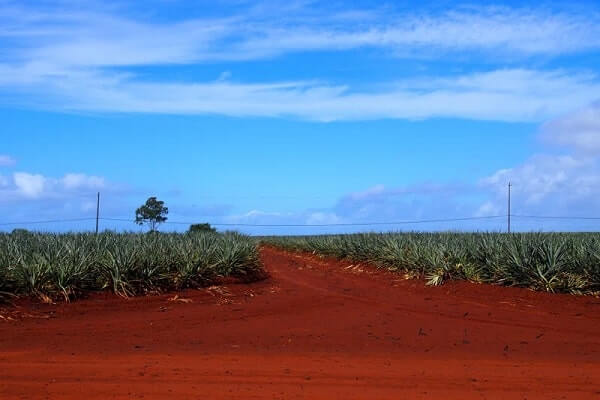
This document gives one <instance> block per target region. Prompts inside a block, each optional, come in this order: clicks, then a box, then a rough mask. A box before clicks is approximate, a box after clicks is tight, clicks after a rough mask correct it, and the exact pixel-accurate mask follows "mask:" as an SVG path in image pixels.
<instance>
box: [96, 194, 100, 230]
mask: <svg viewBox="0 0 600 400" xmlns="http://www.w3.org/2000/svg"><path fill="white" fill-rule="evenodd" d="M99 219H100V192H98V199H97V200H96V235H97V234H98V220H99Z"/></svg>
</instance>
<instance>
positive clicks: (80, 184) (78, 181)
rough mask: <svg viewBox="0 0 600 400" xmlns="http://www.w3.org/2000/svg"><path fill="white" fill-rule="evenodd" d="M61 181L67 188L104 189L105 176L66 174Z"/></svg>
mask: <svg viewBox="0 0 600 400" xmlns="http://www.w3.org/2000/svg"><path fill="white" fill-rule="evenodd" d="M60 182H61V183H62V185H63V186H64V187H65V189H68V190H73V189H102V188H104V187H105V181H104V178H101V177H99V176H90V175H85V174H66V175H65V176H64V177H63V178H61V180H60Z"/></svg>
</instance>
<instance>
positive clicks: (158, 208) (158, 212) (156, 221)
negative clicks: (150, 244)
mask: <svg viewBox="0 0 600 400" xmlns="http://www.w3.org/2000/svg"><path fill="white" fill-rule="evenodd" d="M168 213H169V209H168V208H167V207H165V202H164V201H160V200H157V199H156V197H150V198H149V199H148V200H146V204H143V205H142V206H141V207H140V208H138V209H137V210H135V223H136V224H138V225H144V224H147V225H148V226H149V227H150V232H156V230H157V229H158V225H160V224H162V223H163V222H165V221H166V220H167V214H168Z"/></svg>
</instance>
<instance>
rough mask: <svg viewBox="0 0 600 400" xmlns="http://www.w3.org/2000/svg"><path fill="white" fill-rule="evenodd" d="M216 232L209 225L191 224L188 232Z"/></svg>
mask: <svg viewBox="0 0 600 400" xmlns="http://www.w3.org/2000/svg"><path fill="white" fill-rule="evenodd" d="M216 231H217V230H216V229H215V228H213V227H212V226H210V224H192V225H190V230H189V232H216Z"/></svg>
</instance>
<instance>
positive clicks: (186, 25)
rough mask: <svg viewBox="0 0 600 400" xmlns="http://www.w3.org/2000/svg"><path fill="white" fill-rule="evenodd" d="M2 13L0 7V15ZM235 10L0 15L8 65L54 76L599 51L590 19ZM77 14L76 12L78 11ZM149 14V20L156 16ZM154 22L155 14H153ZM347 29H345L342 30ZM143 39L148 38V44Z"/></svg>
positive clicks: (502, 12) (495, 12)
mask: <svg viewBox="0 0 600 400" xmlns="http://www.w3.org/2000/svg"><path fill="white" fill-rule="evenodd" d="M0 7H1V6H0ZM268 8H269V10H268V15H269V16H271V18H265V15H266V12H267V10H265V9H263V10H262V11H261V10H256V9H255V10H252V9H248V8H246V9H243V8H238V10H239V11H238V12H237V13H236V14H234V15H231V16H227V17H216V18H206V17H205V18H193V17H188V18H186V19H180V20H174V21H170V22H156V21H152V20H151V19H149V18H148V17H147V16H148V15H149V14H146V17H145V18H141V17H140V16H139V14H138V16H137V18H136V19H132V18H128V17H126V16H125V15H124V14H121V15H116V13H115V12H114V11H113V12H111V11H110V10H106V9H104V10H103V9H95V10H94V9H91V8H90V9H88V10H87V11H73V10H69V9H66V8H65V6H64V4H63V5H62V6H61V7H60V12H57V11H59V10H58V7H57V8H52V7H49V8H44V9H42V8H37V9H36V8H32V7H15V6H13V7H11V8H8V7H6V6H5V7H4V9H1V8H0V22H1V24H0V26H2V28H0V37H5V38H9V39H10V40H11V41H13V42H15V43H16V44H17V45H16V46H15V47H14V48H13V49H11V51H9V52H8V55H10V56H12V58H13V59H17V60H19V59H20V60H24V59H28V60H41V61H42V62H44V63H47V64H51V65H55V66H86V67H93V66H95V67H97V66H117V65H119V66H126V65H142V64H179V63H193V62H206V61H219V60H248V59H256V58H264V57H272V56H275V55H279V54H283V53H289V52H298V51H314V50H321V51H324V50H329V51H336V50H346V49H353V48H359V47H378V48H383V49H387V50H388V51H390V52H391V53H394V54H412V53H414V52H415V51H420V52H423V51H425V52H427V53H428V54H429V55H430V56H433V55H434V54H435V53H439V52H440V51H447V52H456V51H473V50H475V51H488V52H491V51H493V52H494V53H498V52H500V53H505V54H510V55H511V56H512V57H514V56H518V55H521V56H528V55H531V54H548V55H556V54H563V53H571V52H579V51H588V50H597V49H598V48H600V39H599V38H600V27H599V26H600V24H599V21H600V14H599V13H598V11H597V10H595V9H590V10H583V11H579V12H564V11H559V12H552V11H549V10H546V9H541V8H539V9H527V8H508V7H479V8H473V7H471V8H456V9H454V10H449V11H447V12H443V13H439V12H435V11H430V12H429V13H425V12H424V11H417V10H414V11H413V12H410V13H409V12H395V11H394V10H393V9H391V8H389V7H388V8H387V9H385V10H379V9H368V10H367V9H363V10H360V9H354V10H352V9H350V10H348V9H344V10H336V9H334V8H329V9H327V8H324V7H314V6H311V7H295V8H292V9H290V8H286V7H276V6H274V4H272V3H271V4H269V7H268ZM80 10H81V8H80ZM155 11H156V10H155ZM159 12H160V10H159ZM348 21H351V22H352V23H348ZM148 38H152V39H151V40H148Z"/></svg>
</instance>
